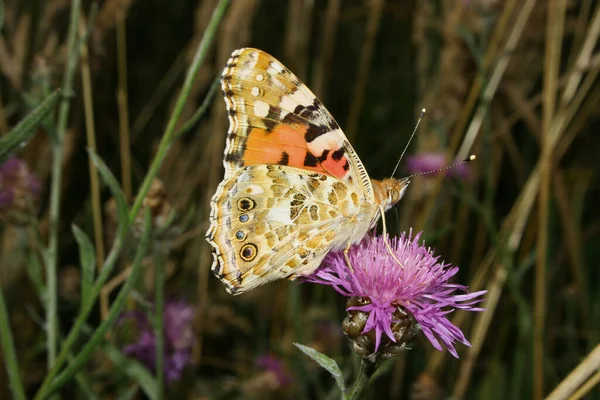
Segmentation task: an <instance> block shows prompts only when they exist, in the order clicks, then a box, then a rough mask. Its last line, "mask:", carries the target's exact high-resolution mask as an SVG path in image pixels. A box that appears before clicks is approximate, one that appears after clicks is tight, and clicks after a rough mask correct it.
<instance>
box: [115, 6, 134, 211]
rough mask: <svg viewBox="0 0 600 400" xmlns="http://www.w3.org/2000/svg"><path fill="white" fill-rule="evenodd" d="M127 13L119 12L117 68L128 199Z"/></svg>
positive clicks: (124, 187) (125, 190)
mask: <svg viewBox="0 0 600 400" xmlns="http://www.w3.org/2000/svg"><path fill="white" fill-rule="evenodd" d="M125 20H126V15H125V12H123V10H120V11H119V12H118V14H117V68H118V76H119V83H118V88H117V103H118V104H119V148H120V154H121V182H122V184H123V191H124V192H125V197H126V198H127V200H129V199H131V196H132V189H131V153H130V152H131V149H130V147H131V146H130V142H131V141H130V132H129V101H128V96H127V37H126V32H127V29H126V26H125Z"/></svg>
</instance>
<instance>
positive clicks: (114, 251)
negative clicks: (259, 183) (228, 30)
mask: <svg viewBox="0 0 600 400" xmlns="http://www.w3.org/2000/svg"><path fill="white" fill-rule="evenodd" d="M74 1H77V0H74ZM77 2H78V1H77ZM229 3H230V0H220V1H219V3H218V4H217V6H216V7H215V10H214V12H213V14H212V16H211V20H210V22H209V25H208V27H207V29H206V32H205V35H204V37H203V39H202V41H201V42H200V44H199V46H198V49H197V51H196V54H195V56H194V59H193V61H192V64H191V66H190V68H189V69H188V72H187V75H186V79H185V81H184V84H183V88H182V90H181V93H180V95H179V98H178V100H177V102H176V105H175V108H174V110H173V113H172V115H171V118H170V119H169V123H168V125H167V128H166V130H165V133H164V135H163V137H162V139H161V142H160V144H159V148H158V150H157V154H156V156H155V158H154V160H153V161H152V164H151V166H150V168H149V171H148V174H147V175H146V177H145V179H144V183H143V184H142V187H141V188H140V190H139V192H138V195H137V197H136V199H135V202H134V205H133V207H132V209H131V210H130V211H129V214H128V218H124V219H122V217H121V216H120V215H119V222H121V224H120V226H119V228H118V232H117V235H116V239H115V241H114V243H113V246H112V248H111V251H110V252H109V254H108V256H107V258H106V261H105V263H104V266H103V267H102V270H101V273H100V275H99V276H98V279H97V280H96V283H95V285H94V287H93V288H92V293H91V295H90V301H89V302H88V303H87V304H85V305H82V308H81V311H80V313H79V315H78V317H77V319H76V320H75V323H74V325H73V327H72V328H71V331H70V332H69V335H68V336H67V338H66V340H65V344H64V345H63V347H62V349H61V353H60V354H59V356H58V357H57V359H56V363H55V365H54V367H53V368H52V369H51V370H50V371H49V372H48V374H47V375H46V377H45V378H44V381H43V382H42V384H41V386H40V388H39V390H38V392H37V394H36V396H35V399H36V400H41V399H42V398H44V397H45V396H46V394H47V392H48V389H49V387H50V385H51V384H52V381H53V380H54V377H55V376H56V375H57V374H58V372H59V370H60V368H61V366H62V365H63V364H64V362H65V360H66V357H67V354H68V352H69V351H70V349H71V347H72V346H73V345H74V344H75V342H76V341H77V339H78V338H79V335H80V333H81V330H82V328H83V326H84V325H85V321H86V319H87V317H88V316H89V314H90V312H91V311H92V309H93V301H95V299H96V298H97V297H98V295H99V293H100V291H101V289H102V286H103V285H104V283H105V282H106V280H107V279H108V277H109V276H110V274H111V272H112V270H113V268H114V265H115V263H116V261H117V259H118V257H119V254H120V252H121V249H122V248H123V244H124V241H125V238H126V236H127V233H128V232H129V227H130V224H131V222H133V221H134V220H135V218H136V217H137V215H138V213H139V212H140V209H141V207H142V203H143V200H144V198H145V197H146V195H147V194H148V191H149V190H150V186H151V184H152V181H153V180H154V178H155V177H156V175H157V173H158V170H159V168H160V166H161V165H162V163H163V161H164V158H165V156H166V154H167V152H168V150H169V148H170V146H171V144H172V142H173V140H174V138H173V136H174V133H175V127H176V124H177V120H178V119H179V117H180V116H181V113H182V112H183V108H184V105H185V102H186V101H187V98H188V96H189V93H190V92H191V89H192V85H193V81H194V78H195V76H196V74H197V72H198V70H199V69H200V67H201V65H202V64H203V62H204V60H205V59H206V55H207V54H208V49H209V47H210V44H211V43H212V42H213V40H214V38H215V34H216V31H217V27H218V25H219V22H220V21H221V19H222V18H223V15H224V13H225V10H226V8H227V6H228V5H229ZM102 165H103V166H104V168H106V166H105V165H104V164H103V163H102ZM96 167H97V168H98V170H99V172H101V173H102V170H101V169H100V167H99V165H96ZM106 170H107V171H108V168H106ZM103 177H104V176H103ZM110 177H111V179H112V180H113V181H116V179H114V176H112V174H110ZM109 186H110V185H109ZM114 195H115V194H114V193H113V196H114ZM118 209H119V207H118Z"/></svg>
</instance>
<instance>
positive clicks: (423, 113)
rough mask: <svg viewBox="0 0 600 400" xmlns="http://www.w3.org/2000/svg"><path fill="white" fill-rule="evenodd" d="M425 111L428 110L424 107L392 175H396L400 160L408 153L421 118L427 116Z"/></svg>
mask: <svg viewBox="0 0 600 400" xmlns="http://www.w3.org/2000/svg"><path fill="white" fill-rule="evenodd" d="M425 112H426V110H425V109H424V108H423V109H422V110H421V115H419V119H418V120H417V124H416V125H415V129H413V132H412V135H410V138H409V139H408V143H406V146H404V150H402V154H400V158H399V159H398V162H397V163H396V166H395V167H394V171H393V172H392V176H394V175H396V171H397V170H398V167H399V166H400V161H402V157H404V153H406V150H407V149H408V146H409V145H410V142H411V141H412V139H413V137H414V136H415V133H417V128H418V127H419V124H420V123H421V120H422V119H423V117H424V116H425Z"/></svg>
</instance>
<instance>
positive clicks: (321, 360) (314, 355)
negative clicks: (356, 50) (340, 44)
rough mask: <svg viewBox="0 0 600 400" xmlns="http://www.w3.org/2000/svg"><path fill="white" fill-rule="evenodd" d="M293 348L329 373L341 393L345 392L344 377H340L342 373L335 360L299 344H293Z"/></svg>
mask: <svg viewBox="0 0 600 400" xmlns="http://www.w3.org/2000/svg"><path fill="white" fill-rule="evenodd" d="M294 346H296V347H297V348H299V349H300V351H301V352H303V353H304V354H306V355H307V356H309V357H310V358H311V359H313V360H314V361H316V362H317V364H319V365H320V366H321V367H323V368H325V369H326V370H327V371H329V373H330V374H331V375H332V376H333V379H335V382H336V383H337V385H338V387H339V388H340V390H341V391H342V393H344V391H345V390H346V385H345V384H344V376H343V375H342V371H341V370H340V367H338V365H337V363H336V362H335V360H333V359H331V358H329V357H327V356H326V355H325V354H323V353H319V352H318V351H317V350H315V349H313V348H311V347H308V346H304V345H302V344H300V343H294Z"/></svg>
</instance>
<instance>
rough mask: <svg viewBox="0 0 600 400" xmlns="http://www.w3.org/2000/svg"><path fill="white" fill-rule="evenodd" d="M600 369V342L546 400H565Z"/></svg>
mask: <svg viewBox="0 0 600 400" xmlns="http://www.w3.org/2000/svg"><path fill="white" fill-rule="evenodd" d="M598 369H600V344H599V345H598V346H596V347H595V348H594V350H592V352H591V353H590V354H589V355H588V356H587V357H586V358H585V359H584V360H583V361H581V362H580V363H579V365H578V366H577V367H576V368H575V369H574V370H573V371H571V373H570V374H569V375H568V376H567V377H566V378H565V379H564V380H563V381H562V382H561V383H560V384H559V385H558V386H557V387H556V388H555V389H554V390H553V391H552V393H550V394H549V395H548V397H546V400H563V399H567V398H569V396H570V395H571V394H572V393H573V392H574V391H575V390H576V389H577V388H578V387H579V386H580V385H581V384H582V383H583V382H585V380H586V379H588V377H589V376H590V375H592V374H593V373H594V372H596V371H598Z"/></svg>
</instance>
